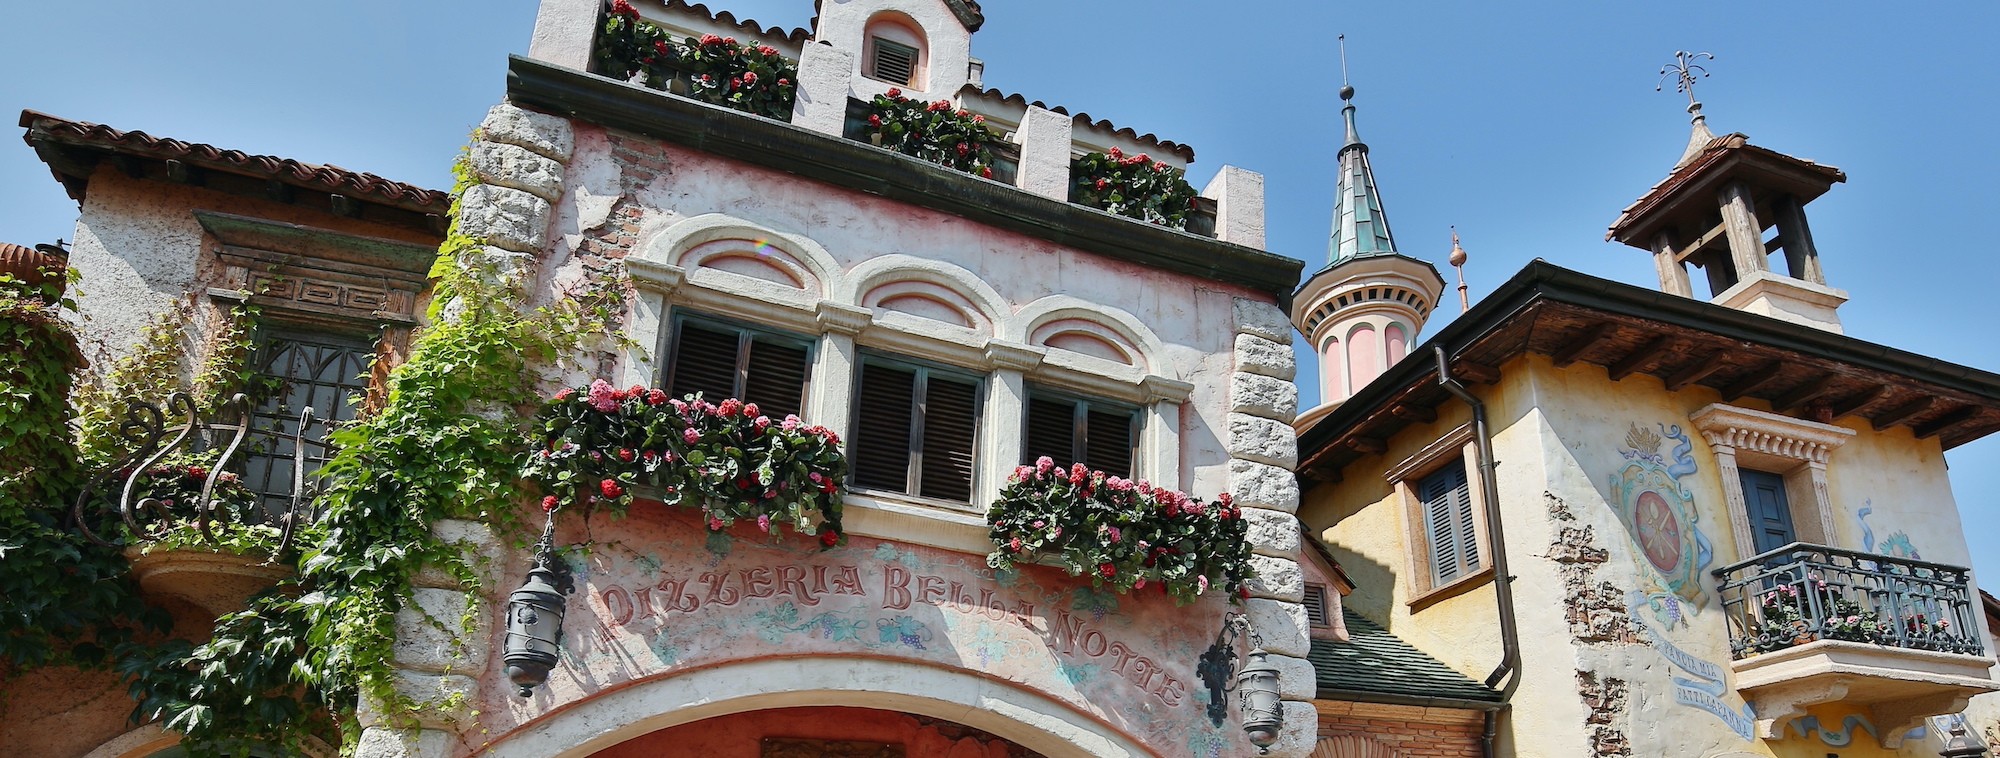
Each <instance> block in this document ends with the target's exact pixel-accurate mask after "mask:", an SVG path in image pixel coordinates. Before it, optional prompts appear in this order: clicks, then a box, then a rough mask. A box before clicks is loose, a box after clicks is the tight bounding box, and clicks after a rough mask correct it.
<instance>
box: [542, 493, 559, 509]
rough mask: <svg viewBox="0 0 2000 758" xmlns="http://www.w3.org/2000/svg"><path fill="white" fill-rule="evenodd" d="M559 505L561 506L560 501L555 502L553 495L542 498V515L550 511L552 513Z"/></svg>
mask: <svg viewBox="0 0 2000 758" xmlns="http://www.w3.org/2000/svg"><path fill="white" fill-rule="evenodd" d="M561 504H562V501H561V500H557V499H556V496H554V495H549V496H547V497H544V498H542V512H543V513H548V512H550V511H553V510H555V509H556V506H558V505H561Z"/></svg>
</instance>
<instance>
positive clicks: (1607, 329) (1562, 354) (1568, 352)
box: [1551, 321, 1618, 368]
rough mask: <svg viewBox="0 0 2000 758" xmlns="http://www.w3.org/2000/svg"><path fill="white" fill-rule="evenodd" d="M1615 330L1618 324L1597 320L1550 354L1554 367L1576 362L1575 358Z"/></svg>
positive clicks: (1588, 350) (1566, 365)
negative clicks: (1553, 360) (1553, 353)
mask: <svg viewBox="0 0 2000 758" xmlns="http://www.w3.org/2000/svg"><path fill="white" fill-rule="evenodd" d="M1617 331H1618V325H1617V324H1613V323H1611V322H1609V321H1599V322H1597V323H1595V324H1592V325H1590V327H1589V328H1586V329H1584V330H1583V332H1582V333H1580V334H1578V335H1576V336H1575V337H1571V338H1570V341H1569V342H1566V343H1563V346H1562V347H1561V348H1559V349H1557V350H1556V352H1555V355H1553V356H1551V357H1553V358H1554V359H1555V363H1556V368H1568V367H1569V365H1570V364H1573V363H1576V361H1577V359H1579V358H1582V357H1583V354H1584V353H1587V352H1590V349H1591V348H1593V347H1596V346H1597V344H1598V343H1600V342H1603V341H1604V340H1605V338H1607V337H1610V336H1611V335H1612V334H1614V333H1616V332H1617Z"/></svg>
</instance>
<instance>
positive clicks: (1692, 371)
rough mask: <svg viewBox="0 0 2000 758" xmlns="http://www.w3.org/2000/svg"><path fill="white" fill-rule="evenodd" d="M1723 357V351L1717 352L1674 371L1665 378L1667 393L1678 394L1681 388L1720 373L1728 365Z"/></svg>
mask: <svg viewBox="0 0 2000 758" xmlns="http://www.w3.org/2000/svg"><path fill="white" fill-rule="evenodd" d="M1724 355H1725V353H1724V351H1721V350H1717V351H1715V352H1714V353H1711V354H1709V356H1708V357H1707V358H1705V359H1702V361H1701V362H1700V363H1693V364H1689V365H1687V366H1685V367H1682V368H1681V369H1680V370H1678V371H1675V372H1674V373H1673V374H1672V375H1671V376H1668V377H1667V391H1668V392H1679V391H1680V390H1681V388H1683V387H1686V386H1688V385H1690V384H1694V383H1695V382H1699V381H1701V380H1703V379H1707V378H1708V376H1709V375H1710V374H1713V373H1715V372H1717V371H1721V370H1722V369H1723V368H1724V367H1726V366H1728V365H1729V362H1728V361H1726V360H1724Z"/></svg>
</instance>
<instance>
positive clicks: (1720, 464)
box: [1708, 437, 1757, 561]
mask: <svg viewBox="0 0 2000 758" xmlns="http://www.w3.org/2000/svg"><path fill="white" fill-rule="evenodd" d="M1708 447H1709V450H1710V451H1711V452H1713V453H1715V475H1716V476H1719V477H1721V478H1722V500H1723V504H1724V505H1725V506H1727V507H1728V508H1729V531H1730V533H1731V536H1733V537H1735V538H1736V560H1739V561H1740V560H1743V559H1745V558H1748V557H1750V556H1753V555H1756V554H1757V542H1756V535H1754V534H1752V533H1751V531H1750V509H1749V507H1748V506H1746V505H1744V498H1743V472H1742V471H1741V470H1739V469H1738V468H1737V467H1736V448H1735V447H1734V446H1731V445H1728V444H1723V443H1720V442H1719V441H1718V440H1717V439H1716V438H1715V437H1709V439H1708Z"/></svg>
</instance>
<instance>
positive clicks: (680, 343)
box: [668, 321, 741, 403]
mask: <svg viewBox="0 0 2000 758" xmlns="http://www.w3.org/2000/svg"><path fill="white" fill-rule="evenodd" d="M740 341H741V337H740V334H739V333H738V332H737V331H736V330H734V329H719V328H716V327H711V326H707V325H703V324H696V323H693V322H688V321H683V322H681V330H680V334H679V335H678V336H677V337H676V339H675V340H674V358H673V363H671V364H670V365H669V366H668V370H669V371H671V372H672V377H673V378H672V380H671V383H670V387H669V389H668V391H669V392H671V393H673V396H674V397H685V396H687V395H691V394H694V393H697V392H699V393H701V396H702V397H703V398H704V399H706V400H708V401H709V402H711V403H714V402H721V401H722V400H723V399H724V398H729V397H735V396H736V356H737V352H738V343H739V342H740Z"/></svg>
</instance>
